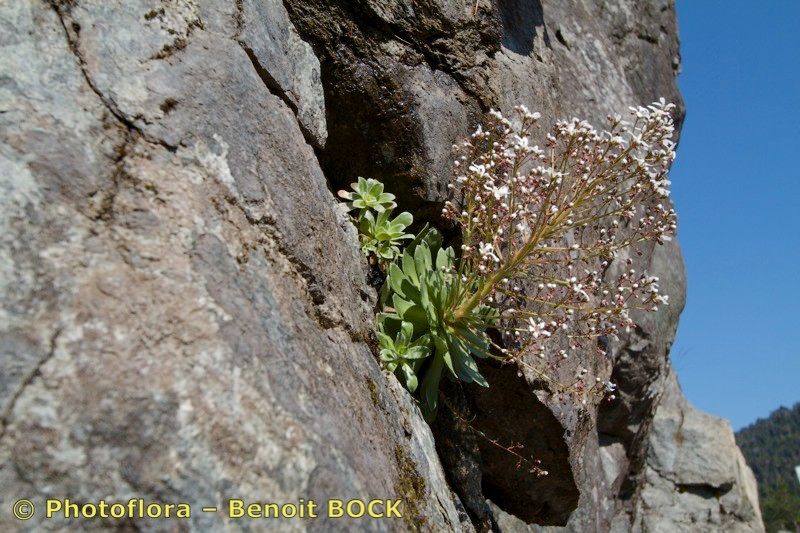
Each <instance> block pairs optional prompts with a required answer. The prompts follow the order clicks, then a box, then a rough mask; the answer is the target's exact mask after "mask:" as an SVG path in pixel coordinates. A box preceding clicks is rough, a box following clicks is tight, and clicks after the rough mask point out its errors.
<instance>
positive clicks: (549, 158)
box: [443, 99, 677, 356]
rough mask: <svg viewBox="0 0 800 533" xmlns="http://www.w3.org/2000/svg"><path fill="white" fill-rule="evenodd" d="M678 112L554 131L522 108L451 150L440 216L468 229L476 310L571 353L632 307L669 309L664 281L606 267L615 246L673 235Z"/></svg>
mask: <svg viewBox="0 0 800 533" xmlns="http://www.w3.org/2000/svg"><path fill="white" fill-rule="evenodd" d="M673 109H674V105H673V104H668V103H666V102H665V101H664V100H663V99H662V100H660V101H659V102H656V103H654V104H652V105H650V106H647V107H637V108H631V116H630V118H629V119H627V120H623V119H622V117H619V116H615V117H608V123H607V126H606V128H605V129H604V130H602V131H597V130H595V128H593V127H592V126H591V125H590V124H588V123H587V122H586V121H582V120H579V119H572V120H570V121H560V122H557V123H556V124H555V125H554V126H553V128H552V129H551V130H550V131H549V133H545V132H542V131H539V130H540V125H539V120H540V115H539V114H538V113H531V112H529V111H528V110H527V109H525V108H524V107H519V108H517V109H516V116H515V119H514V120H513V121H511V120H508V119H507V118H505V117H504V116H503V115H502V114H501V113H499V112H497V111H492V112H491V113H490V114H489V117H488V119H487V121H486V122H485V123H484V124H483V125H482V126H481V127H479V128H478V129H477V131H476V132H475V133H474V134H472V136H471V137H470V138H469V139H468V140H466V141H465V142H464V143H463V144H461V145H458V146H456V147H455V148H456V150H457V152H458V159H457V160H456V161H455V169H456V174H457V176H456V178H455V183H454V184H452V185H450V187H451V189H452V198H451V200H450V201H448V202H447V203H446V204H445V208H444V210H443V214H444V216H445V217H446V218H449V219H451V220H453V221H455V222H457V223H458V224H459V225H460V226H461V229H462V234H463V246H462V262H464V263H465V265H466V268H465V269H464V272H465V274H464V276H463V278H462V279H463V280H464V281H465V282H466V283H465V286H466V287H473V288H474V289H473V290H474V292H475V293H474V298H473V300H472V301H471V304H475V303H478V302H479V303H481V304H484V303H488V304H493V305H497V304H498V303H499V302H502V304H503V305H504V306H505V307H506V311H505V312H504V313H503V317H504V318H507V321H506V323H507V330H508V331H509V332H512V333H513V334H514V335H515V336H516V337H517V338H519V339H520V341H523V340H525V342H527V346H528V347H529V348H530V349H533V350H534V351H538V352H539V353H540V354H544V353H545V348H544V346H545V342H550V341H551V339H552V338H553V337H555V336H556V333H559V334H560V335H561V336H562V338H565V339H566V342H562V343H560V344H561V345H562V346H568V347H569V348H570V349H572V350H574V349H577V348H579V347H584V346H592V345H593V346H597V340H598V338H603V337H614V336H616V335H617V334H618V333H619V332H620V330H624V329H626V328H630V327H631V326H632V325H633V322H632V320H631V318H630V315H629V310H630V309H632V308H641V309H647V310H655V309H657V307H658V305H661V304H667V300H668V298H667V296H666V295H662V294H660V293H659V289H658V279H657V278H655V277H653V276H648V275H647V274H646V273H641V274H638V273H636V272H635V270H633V269H631V268H630V266H631V264H632V262H631V261H630V259H628V260H627V261H628V265H627V266H626V267H625V269H623V270H624V272H623V273H622V274H619V275H615V276H610V274H609V272H610V271H611V270H610V267H611V265H612V262H614V261H615V260H616V261H619V260H620V259H619V258H618V252H619V251H620V250H622V249H625V248H629V249H630V250H631V251H630V253H631V254H641V253H642V252H641V251H640V250H639V248H638V246H637V245H638V244H639V243H641V242H642V241H655V242H658V243H663V242H665V241H667V240H669V239H670V237H671V236H672V235H673V234H674V233H675V230H676V227H677V219H676V216H675V211H674V210H673V209H672V208H671V207H670V206H669V199H668V196H669V185H670V182H669V179H668V176H667V171H668V169H669V167H670V165H671V163H672V161H673V160H674V158H675V144H674V142H673V140H672V139H673V135H674V125H673V119H672V110H673ZM537 131H538V134H537ZM532 137H539V138H543V139H546V141H545V143H544V146H543V147H542V148H540V147H539V146H538V145H535V144H533V143H532V141H531V138H532ZM615 271H616V270H615ZM509 308H510V311H509ZM558 353H560V352H558ZM561 355H563V356H566V352H564V353H563V354H561Z"/></svg>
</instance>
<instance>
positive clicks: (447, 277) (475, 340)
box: [378, 230, 497, 420]
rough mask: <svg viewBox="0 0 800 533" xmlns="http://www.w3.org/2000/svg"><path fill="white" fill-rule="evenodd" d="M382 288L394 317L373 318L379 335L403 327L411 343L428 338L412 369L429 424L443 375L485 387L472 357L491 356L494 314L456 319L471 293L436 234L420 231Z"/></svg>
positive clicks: (482, 310)
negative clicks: (425, 352)
mask: <svg viewBox="0 0 800 533" xmlns="http://www.w3.org/2000/svg"><path fill="white" fill-rule="evenodd" d="M386 283H387V289H386V290H385V292H384V294H383V295H382V298H383V299H384V300H385V301H386V303H388V302H391V304H392V306H393V312H388V313H382V314H380V315H379V316H378V323H379V329H380V331H382V332H384V333H386V334H396V332H398V331H400V330H401V329H402V325H403V323H409V324H411V329H410V330H411V331H413V337H412V342H413V341H414V340H415V339H419V338H422V337H424V336H427V337H429V338H430V348H429V352H428V356H427V357H426V358H425V359H424V360H421V359H416V360H415V361H417V362H416V363H415V365H414V366H412V367H411V368H412V369H414V368H416V375H417V379H418V380H419V381H420V382H421V387H420V391H419V396H420V404H421V407H422V412H423V414H424V415H425V417H426V419H428V420H431V419H432V418H433V417H434V416H435V414H436V409H437V404H438V397H439V383H440V381H441V379H442V376H443V375H448V376H449V377H450V378H451V379H458V380H461V381H463V382H465V383H477V384H478V385H481V386H483V387H488V383H487V382H486V379H485V378H484V377H483V376H482V375H481V373H480V372H479V371H478V366H477V364H476V362H475V359H474V358H485V357H488V356H489V355H490V342H489V339H488V337H487V336H486V333H485V330H486V328H487V327H489V326H491V325H492V323H493V322H494V321H495V320H496V318H497V314H496V311H494V310H493V309H491V308H488V307H485V306H481V307H479V308H477V309H475V311H473V312H472V313H469V314H468V315H466V316H463V317H461V318H457V317H456V314H455V312H454V311H455V309H457V308H458V306H459V304H460V303H461V300H462V299H463V298H464V295H466V294H469V293H470V290H469V287H465V286H464V285H463V284H462V283H461V281H460V279H459V277H458V275H457V272H456V257H455V253H454V252H453V249H452V248H441V236H440V235H439V234H438V232H436V231H435V230H423V231H422V232H420V234H419V235H418V236H417V238H416V239H414V241H412V243H410V244H409V245H408V247H406V249H405V251H404V252H403V255H402V258H401V260H400V261H399V263H398V262H395V263H392V264H391V265H390V267H389V274H388V279H387V281H386ZM409 390H411V389H409ZM412 392H413V391H412Z"/></svg>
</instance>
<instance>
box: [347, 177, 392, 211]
mask: <svg viewBox="0 0 800 533" xmlns="http://www.w3.org/2000/svg"><path fill="white" fill-rule="evenodd" d="M350 188H351V189H353V190H352V191H339V192H338V195H339V197H340V198H344V199H345V200H347V204H346V205H347V208H348V209H349V210H351V211H352V210H353V209H358V210H359V216H358V218H361V217H362V216H363V215H364V214H365V213H368V212H369V211H370V210H373V211H375V212H376V213H383V212H384V211H389V210H391V209H394V208H395V207H396V206H397V204H396V203H394V195H393V194H390V193H388V192H383V183H381V182H380V181H378V180H376V179H372V178H369V179H364V178H362V177H360V176H359V178H358V181H357V182H355V183H351V184H350Z"/></svg>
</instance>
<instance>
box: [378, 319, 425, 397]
mask: <svg viewBox="0 0 800 533" xmlns="http://www.w3.org/2000/svg"><path fill="white" fill-rule="evenodd" d="M377 334H378V342H379V345H380V356H381V361H383V362H384V363H385V364H386V368H387V370H389V372H392V373H394V374H395V375H396V376H397V377H398V378H399V379H400V380H401V381H402V382H403V383H404V384H405V386H406V388H407V389H408V390H409V392H412V393H413V392H414V391H416V390H417V383H418V381H417V369H418V368H419V366H420V364H421V363H422V360H423V359H425V358H426V357H428V356H429V355H430V353H431V337H430V335H427V334H426V335H421V336H417V338H416V339H414V326H413V324H411V322H405V321H401V323H400V331H398V332H397V334H396V335H395V336H394V338H392V337H390V336H389V335H387V334H386V333H384V332H383V331H382V328H381V327H380V324H379V329H378V332H377Z"/></svg>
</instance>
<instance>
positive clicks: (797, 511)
mask: <svg viewBox="0 0 800 533" xmlns="http://www.w3.org/2000/svg"><path fill="white" fill-rule="evenodd" d="M736 442H737V444H738V445H739V447H740V448H741V449H742V453H743V454H744V456H745V458H746V459H747V463H748V464H749V465H750V467H751V468H752V469H753V473H754V474H755V476H756V479H757V480H758V492H759V497H760V499H761V512H762V514H763V515H764V524H765V525H766V526H767V531H770V532H772V531H778V530H779V529H785V530H789V531H793V530H798V531H800V529H799V528H800V481H798V479H797V474H796V473H795V466H797V465H800V403H797V404H795V406H794V407H792V408H791V409H789V408H786V407H781V408H780V409H778V410H776V411H774V412H773V413H772V414H771V415H769V417H768V418H765V419H763V418H762V419H759V420H757V421H756V422H755V423H753V424H751V425H749V426H747V427H746V428H744V429H742V430H740V431H739V432H738V433H736Z"/></svg>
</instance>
